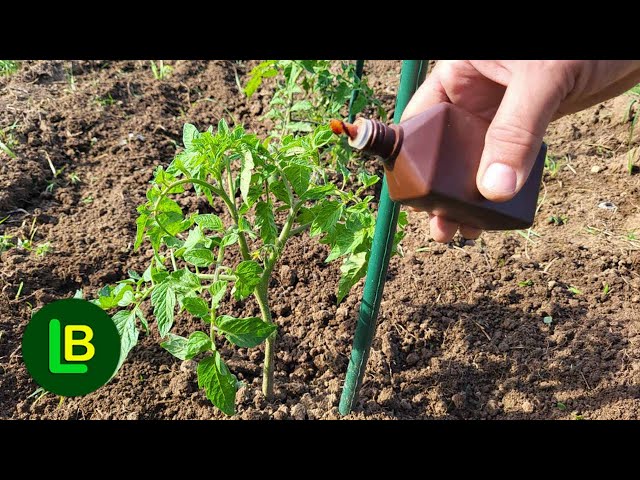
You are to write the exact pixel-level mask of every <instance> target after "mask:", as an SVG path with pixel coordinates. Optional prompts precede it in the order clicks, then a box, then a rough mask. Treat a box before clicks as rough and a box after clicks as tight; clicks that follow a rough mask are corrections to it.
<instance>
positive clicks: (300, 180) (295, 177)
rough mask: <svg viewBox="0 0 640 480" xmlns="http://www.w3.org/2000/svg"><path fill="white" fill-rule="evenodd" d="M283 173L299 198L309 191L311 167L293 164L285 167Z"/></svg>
mask: <svg viewBox="0 0 640 480" xmlns="http://www.w3.org/2000/svg"><path fill="white" fill-rule="evenodd" d="M283 172H284V176H285V177H286V178H287V180H288V181H289V183H290V184H291V186H292V187H293V190H294V191H295V192H296V194H297V195H298V196H302V195H303V194H304V193H305V192H306V191H307V190H308V189H309V181H310V179H311V168H310V167H306V166H304V165H299V164H297V163H292V164H290V165H287V166H286V167H284V169H283Z"/></svg>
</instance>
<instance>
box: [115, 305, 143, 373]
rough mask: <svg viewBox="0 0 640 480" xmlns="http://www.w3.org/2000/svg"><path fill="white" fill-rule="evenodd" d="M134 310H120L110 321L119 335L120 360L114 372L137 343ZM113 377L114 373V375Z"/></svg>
mask: <svg viewBox="0 0 640 480" xmlns="http://www.w3.org/2000/svg"><path fill="white" fill-rule="evenodd" d="M136 310H137V307H136V308H135V309H134V310H131V311H129V310H120V311H119V312H117V313H116V314H115V315H114V316H113V317H111V319H112V320H113V323H115V324H116V328H117V329H118V333H119V334H120V359H119V360H118V366H117V368H116V372H117V371H118V370H120V367H121V366H122V364H123V363H124V361H125V360H126V358H127V355H129V352H130V351H131V349H132V348H133V347H135V346H136V344H137V343H138V329H137V328H136ZM114 375H115V373H114Z"/></svg>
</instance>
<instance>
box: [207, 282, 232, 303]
mask: <svg viewBox="0 0 640 480" xmlns="http://www.w3.org/2000/svg"><path fill="white" fill-rule="evenodd" d="M227 284H228V282H227V281H226V280H217V281H216V282H214V283H212V284H211V286H210V287H209V292H210V293H211V303H212V304H213V308H218V305H219V304H220V301H221V300H222V299H223V297H224V294H225V293H227Z"/></svg>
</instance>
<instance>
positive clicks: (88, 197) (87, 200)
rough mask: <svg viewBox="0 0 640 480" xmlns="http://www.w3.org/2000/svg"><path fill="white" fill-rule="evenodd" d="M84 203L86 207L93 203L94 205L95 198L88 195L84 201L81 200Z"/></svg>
mask: <svg viewBox="0 0 640 480" xmlns="http://www.w3.org/2000/svg"><path fill="white" fill-rule="evenodd" d="M80 201H81V202H82V203H84V204H85V205H89V204H91V203H93V197H92V196H91V195H88V196H86V197H84V198H83V199H82V200H80Z"/></svg>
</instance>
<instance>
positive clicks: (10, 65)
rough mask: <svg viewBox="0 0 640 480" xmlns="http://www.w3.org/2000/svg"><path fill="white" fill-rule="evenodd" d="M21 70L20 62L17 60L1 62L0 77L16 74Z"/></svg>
mask: <svg viewBox="0 0 640 480" xmlns="http://www.w3.org/2000/svg"><path fill="white" fill-rule="evenodd" d="M18 68H20V62H16V61H15V60H0V76H2V75H11V74H13V73H16V72H17V71H18Z"/></svg>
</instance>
